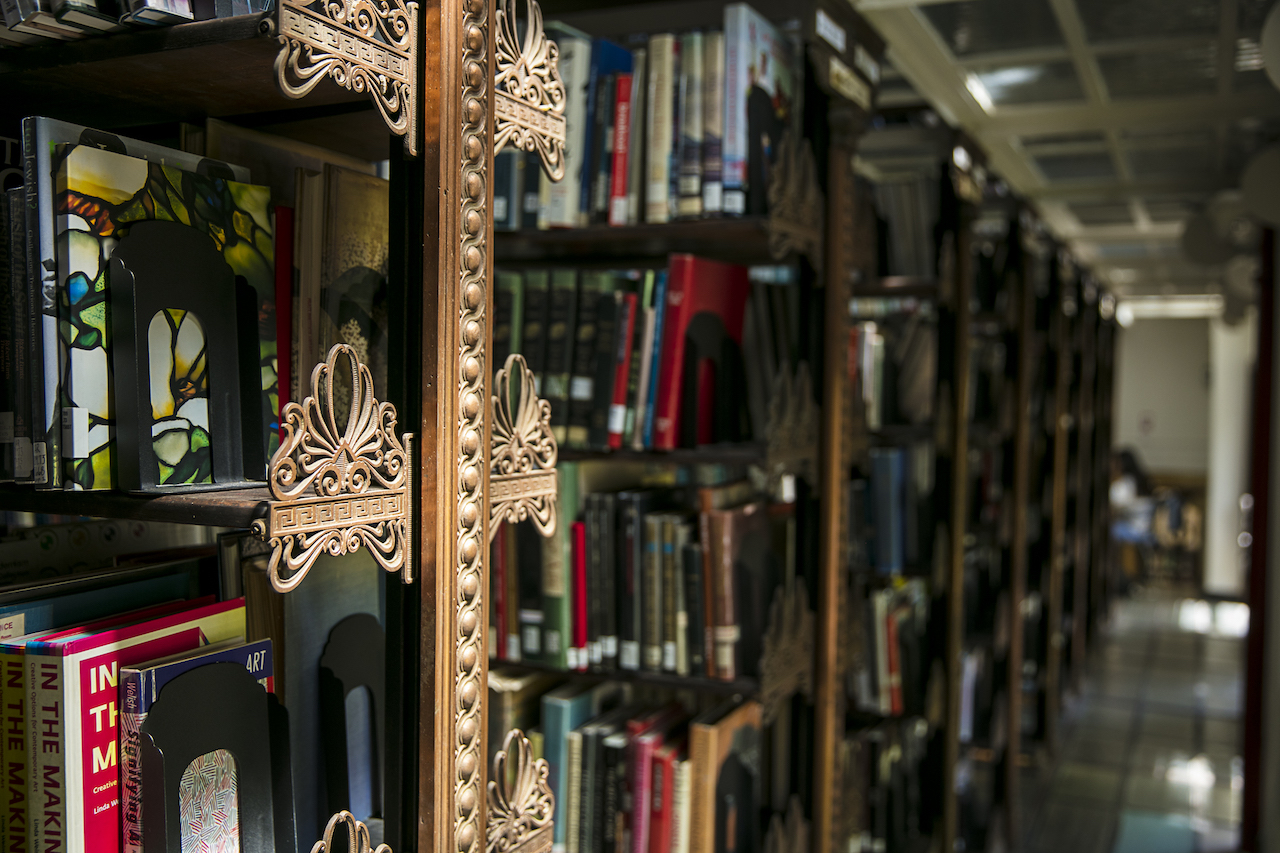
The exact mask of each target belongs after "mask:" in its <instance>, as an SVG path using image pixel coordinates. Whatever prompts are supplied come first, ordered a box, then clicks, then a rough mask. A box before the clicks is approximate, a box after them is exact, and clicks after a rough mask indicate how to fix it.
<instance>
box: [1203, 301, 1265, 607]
mask: <svg viewBox="0 0 1280 853" xmlns="http://www.w3.org/2000/svg"><path fill="white" fill-rule="evenodd" d="M1257 337H1258V327H1257V320H1256V314H1255V312H1254V311H1253V310H1252V309H1250V311H1249V313H1248V315H1247V316H1246V319H1245V321H1244V322H1242V323H1237V324H1236V325H1235V326H1228V325H1227V324H1225V323H1223V322H1222V321H1221V320H1218V319H1214V320H1210V321H1209V367H1210V371H1211V377H1212V378H1211V381H1210V385H1209V476H1208V489H1207V493H1206V495H1205V531H1204V532H1205V540H1204V588H1205V592H1209V593H1213V594H1216V595H1224V596H1239V595H1243V594H1244V564H1243V563H1242V560H1243V559H1244V554H1243V552H1242V551H1241V549H1240V546H1239V545H1237V544H1236V538H1237V536H1238V535H1239V533H1240V495H1242V494H1243V493H1245V492H1247V491H1248V490H1249V470H1248V466H1249V430H1250V418H1251V414H1252V398H1253V393H1252V385H1253V366H1254V359H1255V357H1256V350H1257Z"/></svg>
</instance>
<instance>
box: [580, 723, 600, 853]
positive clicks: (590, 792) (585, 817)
mask: <svg viewBox="0 0 1280 853" xmlns="http://www.w3.org/2000/svg"><path fill="white" fill-rule="evenodd" d="M599 746H600V732H599V731H598V729H597V728H596V727H595V726H587V727H586V729H585V730H584V731H583V733H582V784H581V786H580V793H579V796H580V797H581V798H582V805H581V806H579V810H580V811H579V814H580V817H579V818H578V849H579V850H580V851H582V853H597V850H598V848H596V847H594V846H593V845H592V837H593V835H594V831H595V811H596V808H595V807H596V797H595V794H596V752H597V751H598V748H599Z"/></svg>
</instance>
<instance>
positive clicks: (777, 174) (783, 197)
mask: <svg viewBox="0 0 1280 853" xmlns="http://www.w3.org/2000/svg"><path fill="white" fill-rule="evenodd" d="M768 198H769V253H770V254H771V255H773V257H775V258H777V259H778V260H782V259H784V258H786V257H787V256H788V255H789V254H791V253H793V252H794V253H796V254H800V255H805V256H806V257H808V258H809V263H811V264H812V265H813V267H814V268H815V269H821V268H822V229H823V211H824V210H825V209H826V202H825V201H824V200H823V197H822V188H821V187H820V186H818V168H817V166H816V165H815V163H814V160H813V148H812V147H811V146H810V145H809V142H808V140H804V139H802V140H800V141H799V142H798V143H797V141H796V137H795V135H793V134H792V133H791V131H789V130H787V131H783V134H782V140H781V141H780V142H779V143H778V156H777V159H775V160H774V163H773V167H772V168H771V169H770V170H769V189H768Z"/></svg>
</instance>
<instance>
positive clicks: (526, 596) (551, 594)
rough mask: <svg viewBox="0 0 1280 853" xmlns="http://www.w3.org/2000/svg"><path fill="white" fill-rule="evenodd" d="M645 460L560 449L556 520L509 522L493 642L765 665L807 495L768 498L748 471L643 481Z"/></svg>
mask: <svg viewBox="0 0 1280 853" xmlns="http://www.w3.org/2000/svg"><path fill="white" fill-rule="evenodd" d="M637 474H638V472H637V471H635V470H632V471H630V472H629V471H628V466H622V465H606V464H605V463H597V462H592V463H561V465H560V466H559V469H558V476H559V486H560V493H559V501H560V513H561V515H560V520H559V522H558V525H557V531H556V534H555V535H554V536H552V537H549V538H546V539H544V538H542V537H540V536H539V535H538V533H537V531H536V530H534V529H533V527H532V525H530V524H518V525H511V524H504V525H503V527H502V529H501V530H500V531H499V532H498V534H497V535H496V536H495V538H494V543H493V546H492V548H493V552H492V560H491V566H492V572H491V583H492V587H493V588H492V594H491V596H490V603H491V618H490V625H491V626H492V631H493V634H492V637H491V642H490V653H491V654H493V655H494V656H495V657H496V658H498V659H499V660H510V661H539V662H542V663H545V664H547V665H550V666H553V667H556V668H560V669H568V670H581V671H587V670H591V671H601V672H608V671H611V670H617V669H621V670H643V671H651V672H670V673H675V674H680V675H692V676H703V677H709V678H717V679H722V680H726V681H733V680H736V679H739V678H747V677H754V676H756V675H758V673H759V665H760V655H761V651H762V646H761V642H762V637H763V636H764V633H765V630H766V629H767V627H768V618H769V605H770V602H771V601H772V600H773V597H774V595H775V592H776V590H777V589H778V587H779V586H781V585H782V583H783V581H784V572H786V571H787V564H788V560H789V557H790V555H789V553H788V551H789V548H790V543H791V542H793V541H794V537H795V524H796V520H795V508H794V505H791V504H772V505H770V504H768V503H766V502H765V501H763V500H761V499H760V498H759V497H758V492H757V491H756V489H755V487H754V486H753V485H752V483H751V482H750V481H748V480H740V481H736V482H729V483H724V484H722V485H717V486H703V487H698V488H676V489H673V488H640V487H636V486H637V485H638V484H639V482H640V481H639V479H638V476H637Z"/></svg>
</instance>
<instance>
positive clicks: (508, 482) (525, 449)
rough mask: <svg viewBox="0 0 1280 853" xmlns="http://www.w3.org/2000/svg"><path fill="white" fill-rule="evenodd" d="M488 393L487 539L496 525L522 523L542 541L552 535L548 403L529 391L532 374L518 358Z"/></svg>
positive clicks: (552, 443)
mask: <svg viewBox="0 0 1280 853" xmlns="http://www.w3.org/2000/svg"><path fill="white" fill-rule="evenodd" d="M493 388H494V394H493V439H492V444H491V450H492V459H491V460H490V463H489V465H490V467H489V500H490V506H491V507H492V509H491V510H490V515H489V538H490V539H492V538H493V536H494V533H495V532H496V531H497V529H498V522H499V521H510V522H512V523H515V522H519V521H524V520H525V519H526V518H528V519H532V520H533V523H534V526H535V527H537V528H538V532H539V533H541V534H542V535H543V536H551V535H552V534H553V533H555V532H556V495H557V491H558V490H557V486H556V457H557V456H558V455H559V453H560V450H559V448H558V446H557V445H556V439H555V436H554V435H552V434H551V403H549V402H548V401H546V400H543V399H542V398H541V397H539V396H538V395H537V393H536V392H535V391H534V384H533V371H532V370H530V369H529V365H528V364H526V363H525V360H524V356H522V355H519V354H515V355H509V356H507V363H506V364H505V365H503V366H502V369H500V370H499V371H498V372H497V373H496V374H495V375H494V377H493ZM513 394H514V395H515V396H514V398H513V396H512V395H513Z"/></svg>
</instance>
